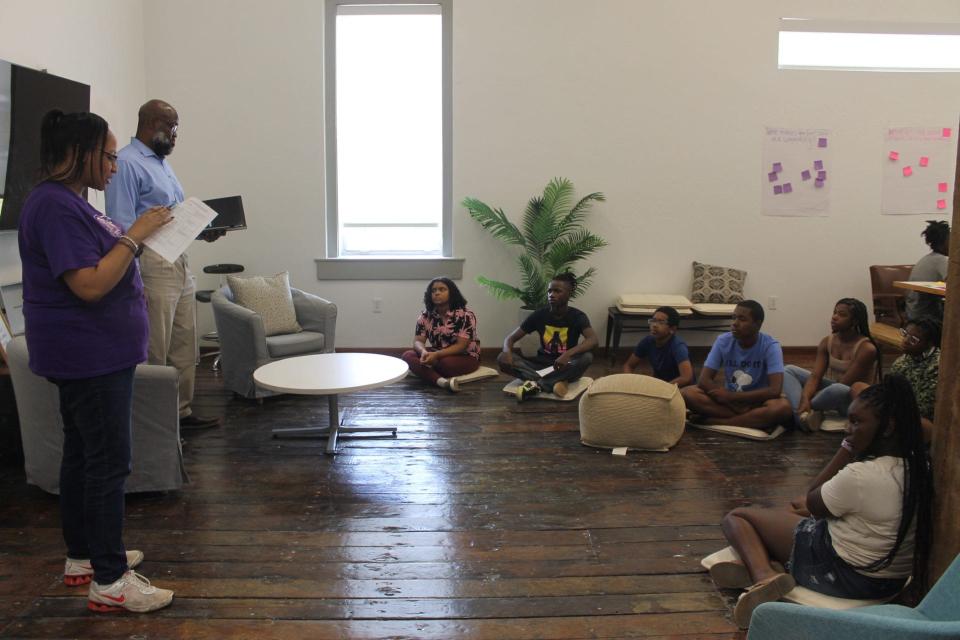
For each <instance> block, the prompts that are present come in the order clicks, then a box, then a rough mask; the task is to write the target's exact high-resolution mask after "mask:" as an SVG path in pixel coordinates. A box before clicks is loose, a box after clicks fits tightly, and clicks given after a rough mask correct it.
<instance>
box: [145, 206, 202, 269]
mask: <svg viewBox="0 0 960 640" xmlns="http://www.w3.org/2000/svg"><path fill="white" fill-rule="evenodd" d="M216 216H217V212H216V211H214V210H213V209H211V208H210V207H208V206H207V205H205V204H203V201H202V200H200V199H199V198H187V199H186V200H184V201H183V202H181V203H180V204H178V205H177V206H176V207H175V208H174V209H173V221H172V222H170V223H169V224H166V225H164V226H162V227H160V229H158V230H157V232H156V233H154V234H153V235H152V236H150V237H149V238H147V239H146V240H144V241H143V243H144V244H145V245H147V246H148V247H150V248H151V249H153V250H154V251H156V252H157V253H159V254H160V256H161V257H162V258H163V259H164V260H166V261H167V262H170V263H173V262H176V260H177V258H179V257H180V254H182V253H183V252H184V251H186V250H187V247H188V246H190V243H191V242H193V241H194V240H196V239H197V236H198V235H200V232H201V231H203V230H204V228H205V227H206V226H207V225H208V224H210V221H211V220H213V219H214V218H215V217H216Z"/></svg>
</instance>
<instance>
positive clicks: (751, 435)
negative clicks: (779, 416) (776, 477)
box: [687, 421, 786, 440]
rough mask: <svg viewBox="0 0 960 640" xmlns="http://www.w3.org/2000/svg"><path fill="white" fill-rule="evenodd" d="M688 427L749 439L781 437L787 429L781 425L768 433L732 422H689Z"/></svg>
mask: <svg viewBox="0 0 960 640" xmlns="http://www.w3.org/2000/svg"><path fill="white" fill-rule="evenodd" d="M687 426H688V427H696V428H697V429H703V430H704V431H715V432H717V433H725V434H727V435H728V436H736V437H738V438H746V439H747V440H773V439H775V438H779V437H780V436H781V435H783V432H784V431H786V429H784V428H783V427H781V426H779V425H778V426H777V428H776V429H774V430H773V431H771V432H770V433H767V432H766V431H764V430H763V429H751V428H750V427H736V426H734V425H731V424H697V423H696V422H689V421H688V422H687Z"/></svg>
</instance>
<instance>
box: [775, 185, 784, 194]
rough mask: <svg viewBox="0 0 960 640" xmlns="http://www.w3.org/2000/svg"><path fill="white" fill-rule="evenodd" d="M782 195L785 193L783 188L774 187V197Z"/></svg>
mask: <svg viewBox="0 0 960 640" xmlns="http://www.w3.org/2000/svg"><path fill="white" fill-rule="evenodd" d="M781 193H783V187H781V186H780V185H778V184H775V185H773V195H775V196H776V195H780V194H781Z"/></svg>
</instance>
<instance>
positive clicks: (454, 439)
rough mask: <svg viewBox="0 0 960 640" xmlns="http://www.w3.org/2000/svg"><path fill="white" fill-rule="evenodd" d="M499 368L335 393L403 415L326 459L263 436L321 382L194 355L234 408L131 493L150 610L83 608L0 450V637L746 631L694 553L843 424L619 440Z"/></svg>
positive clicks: (716, 539)
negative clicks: (634, 448) (447, 387)
mask: <svg viewBox="0 0 960 640" xmlns="http://www.w3.org/2000/svg"><path fill="white" fill-rule="evenodd" d="M599 360H600V359H598V361H599ZM801 364H803V363H801ZM610 371H611V370H610V369H608V367H607V364H606V361H605V360H604V361H603V362H602V363H600V364H597V365H595V366H594V368H593V369H592V370H591V371H590V372H589V373H590V375H592V376H594V377H596V376H599V375H604V374H606V373H608V372H610ZM505 382H506V378H501V379H498V380H493V381H484V382H479V383H474V384H470V385H467V386H465V388H464V390H463V391H462V392H461V393H460V394H459V395H458V396H452V395H451V394H449V393H447V392H445V391H443V390H440V389H434V388H425V387H424V386H422V385H420V384H419V383H418V382H416V381H413V380H405V381H401V382H399V383H396V384H394V385H392V386H390V387H387V388H384V389H379V390H374V391H368V392H363V393H358V394H354V395H350V396H343V397H341V417H342V418H343V421H344V423H345V424H349V425H364V426H369V425H394V424H395V425H397V426H398V427H399V434H398V436H397V438H396V439H392V438H387V439H376V440H356V439H353V440H344V441H343V445H344V448H343V452H342V453H341V454H340V455H338V456H336V457H327V456H324V455H323V446H324V443H323V441H320V440H309V439H297V440H293V439H289V440H275V439H272V438H271V436H270V429H271V428H272V427H293V426H305V425H312V424H315V423H316V424H321V425H322V424H325V423H326V419H327V417H326V402H325V400H324V399H323V398H316V397H314V398H310V397H293V396H285V397H278V398H272V399H268V400H267V401H266V402H265V403H264V404H263V405H262V406H261V405H258V404H257V403H254V402H247V401H242V400H235V399H232V398H231V397H230V395H229V394H227V393H225V392H224V391H223V389H222V386H221V385H220V382H219V379H218V378H217V377H216V376H214V375H213V374H210V373H209V371H208V370H207V368H206V367H204V368H203V369H202V370H201V373H200V375H199V376H198V393H197V396H198V397H197V402H196V407H197V413H199V414H203V415H209V414H214V415H222V416H223V417H224V426H223V427H222V428H220V429H218V430H215V431H207V432H200V433H192V434H187V435H186V436H185V437H186V443H185V446H184V455H185V459H186V466H187V469H188V471H189V473H190V476H191V479H192V482H191V484H190V485H188V486H187V487H185V488H184V489H183V490H182V491H179V492H173V493H167V494H147V495H138V496H130V497H129V498H128V501H127V504H128V506H127V525H126V534H125V539H126V541H127V544H128V546H130V547H131V548H139V549H142V550H143V551H144V552H145V553H146V560H145V562H144V564H143V565H142V568H141V569H140V571H141V572H142V573H143V574H144V575H146V576H147V577H149V578H150V579H152V580H153V581H155V582H156V583H157V584H158V585H160V586H163V587H168V588H172V589H174V590H175V591H176V598H175V600H174V602H173V604H172V606H170V607H169V608H167V609H165V610H163V611H160V612H157V613H154V614H148V615H135V614H122V615H115V616H104V615H102V614H100V615H97V614H92V613H88V612H87V611H86V608H85V597H86V590H85V589H84V588H79V589H69V588H67V587H64V586H63V585H62V584H61V578H60V572H61V570H62V562H63V546H62V541H61V538H60V531H59V517H58V506H57V501H56V498H55V497H53V496H48V495H46V494H44V493H43V492H41V491H39V490H38V489H36V488H34V487H28V486H27V485H26V484H25V482H24V479H23V471H22V469H20V468H17V467H10V466H9V465H8V466H7V467H6V468H3V469H0V637H17V638H64V637H66V638H256V639H257V640H264V639H265V638H304V637H310V638H430V639H433V638H444V639H447V638H495V639H497V640H504V639H508V638H518V639H525V638H571V639H572V638H635V637H643V638H658V637H671V638H734V637H738V634H737V631H736V628H735V626H734V625H733V624H732V622H731V620H730V607H731V604H732V602H733V598H734V597H735V596H736V593H735V592H732V591H723V590H718V589H716V588H715V587H714V585H713V584H712V582H711V581H710V580H709V579H708V578H707V576H706V574H705V573H704V572H703V571H702V570H701V568H700V565H699V560H700V558H702V557H703V556H704V555H706V554H708V553H710V552H712V551H714V550H716V549H719V548H720V547H722V546H725V543H724V542H723V540H722V536H721V533H720V528H719V526H718V523H719V521H720V518H721V517H722V515H723V514H724V513H725V512H726V511H727V510H729V509H731V508H733V507H735V506H737V505H742V504H748V503H756V504H763V505H777V504H783V503H785V501H786V500H788V499H789V498H790V497H792V496H794V495H796V494H797V493H798V492H799V491H800V490H801V488H802V487H803V486H804V483H805V482H806V481H807V480H808V479H809V478H811V477H812V476H813V475H814V474H815V473H816V472H817V471H818V470H819V469H820V468H821V467H822V465H823V464H824V463H825V461H826V460H827V459H828V458H829V456H830V455H831V454H832V452H833V451H834V450H835V448H836V446H837V444H838V442H839V439H840V436H838V435H828V434H823V433H817V434H797V433H788V434H786V435H784V436H782V437H781V438H780V439H779V440H777V441H775V442H772V443H754V442H748V441H744V440H739V439H735V438H730V437H725V436H721V435H714V434H709V433H706V432H700V431H692V432H691V431H688V432H687V433H686V434H685V435H684V437H683V439H682V440H681V442H680V444H679V445H678V446H677V447H676V448H675V449H673V450H672V451H671V452H670V453H667V454H656V453H642V454H640V453H631V454H630V455H629V456H627V457H617V456H611V455H610V454H609V452H603V451H598V450H594V449H590V448H587V447H584V446H581V445H580V443H579V438H578V435H579V434H578V423H577V404H576V403H552V402H544V401H530V402H527V403H525V404H522V405H519V404H516V403H515V402H514V401H513V400H511V399H509V398H507V397H506V396H503V395H502V393H501V391H500V389H501V387H502V386H503V385H504V384H505Z"/></svg>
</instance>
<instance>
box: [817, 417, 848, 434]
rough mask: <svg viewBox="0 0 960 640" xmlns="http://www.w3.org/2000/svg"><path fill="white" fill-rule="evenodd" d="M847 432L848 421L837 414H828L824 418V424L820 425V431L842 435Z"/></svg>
mask: <svg viewBox="0 0 960 640" xmlns="http://www.w3.org/2000/svg"><path fill="white" fill-rule="evenodd" d="M846 430H847V419H846V418H844V417H843V416H841V415H839V414H837V413H833V412H831V413H828V414H826V415H825V416H823V422H821V423H820V431H826V432H828V433H840V432H843V431H846Z"/></svg>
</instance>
